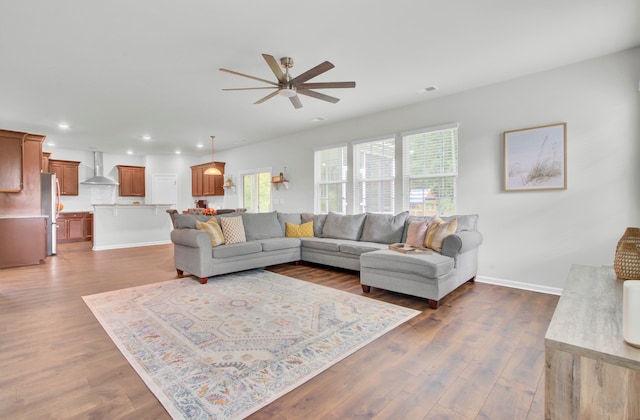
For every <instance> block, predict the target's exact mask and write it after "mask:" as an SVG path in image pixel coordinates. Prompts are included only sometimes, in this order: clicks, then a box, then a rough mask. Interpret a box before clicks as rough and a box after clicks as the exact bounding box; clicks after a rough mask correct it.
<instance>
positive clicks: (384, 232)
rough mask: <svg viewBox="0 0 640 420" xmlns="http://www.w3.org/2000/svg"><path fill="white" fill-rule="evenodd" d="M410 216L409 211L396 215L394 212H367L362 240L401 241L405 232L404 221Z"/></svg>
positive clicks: (384, 242)
mask: <svg viewBox="0 0 640 420" xmlns="http://www.w3.org/2000/svg"><path fill="white" fill-rule="evenodd" d="M408 216H409V212H408V211H405V212H402V213H399V214H397V215H395V216H394V215H392V214H379V213H367V217H366V218H365V220H364V227H363V229H362V236H360V240H361V241H366V242H378V243H381V244H393V243H396V242H400V241H401V240H402V233H403V232H404V222H405V220H407V217H408Z"/></svg>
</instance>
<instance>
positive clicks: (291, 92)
mask: <svg viewBox="0 0 640 420" xmlns="http://www.w3.org/2000/svg"><path fill="white" fill-rule="evenodd" d="M278 95H280V96H284V97H285V98H291V97H293V96H296V90H295V89H294V88H293V87H290V88H282V89H280V91H279V92H278Z"/></svg>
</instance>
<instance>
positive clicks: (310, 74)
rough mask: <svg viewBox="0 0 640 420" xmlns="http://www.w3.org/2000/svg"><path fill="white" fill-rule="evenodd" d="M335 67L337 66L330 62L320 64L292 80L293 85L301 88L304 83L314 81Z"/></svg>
mask: <svg viewBox="0 0 640 420" xmlns="http://www.w3.org/2000/svg"><path fill="white" fill-rule="evenodd" d="M334 67H335V66H334V65H333V64H331V63H330V62H328V61H325V62H324V63H320V64H318V65H317V66H315V67H314V68H312V69H309V70H307V71H305V72H304V73H302V74H300V75H298V76H297V77H294V78H293V79H292V80H291V83H292V84H293V85H294V86H299V85H301V84H303V83H304V82H306V81H307V80H309V79H313V78H314V77H316V76H318V75H320V74H322V73H324V72H325V71H328V70H331V69H332V68H334Z"/></svg>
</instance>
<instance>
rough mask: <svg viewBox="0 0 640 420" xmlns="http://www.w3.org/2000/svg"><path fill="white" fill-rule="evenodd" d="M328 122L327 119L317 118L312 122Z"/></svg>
mask: <svg viewBox="0 0 640 420" xmlns="http://www.w3.org/2000/svg"><path fill="white" fill-rule="evenodd" d="M326 120H327V119H326V118H325V117H315V118H314V119H312V120H311V122H321V121H326Z"/></svg>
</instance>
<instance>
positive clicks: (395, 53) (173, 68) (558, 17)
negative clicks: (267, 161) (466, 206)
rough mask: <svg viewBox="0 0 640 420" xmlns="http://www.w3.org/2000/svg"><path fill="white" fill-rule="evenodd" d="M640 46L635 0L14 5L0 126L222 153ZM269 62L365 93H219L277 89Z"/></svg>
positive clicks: (73, 144) (1, 82)
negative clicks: (333, 99) (313, 71)
mask: <svg viewBox="0 0 640 420" xmlns="http://www.w3.org/2000/svg"><path fill="white" fill-rule="evenodd" d="M638 45H640V1H638V0H540V1H515V0H476V1H465V0H453V1H452V0H395V1H393V2H391V1H377V2H375V3H374V2H371V1H365V0H349V1H339V0H324V1H315V2H310V1H301V0H271V1H268V2H267V1H247V0H240V1H238V0H236V1H217V0H185V1H178V0H134V1H131V0H109V1H90V0H57V1H51V0H5V1H2V2H1V3H0V128H4V129H9V130H16V131H27V132H31V133H38V134H45V135H47V140H48V141H50V142H53V143H55V144H56V146H55V147H59V148H71V149H82V150H89V149H92V148H95V149H98V150H103V151H108V152H112V153H125V152H126V151H127V150H132V151H133V152H134V153H135V154H147V153H174V152H175V150H176V149H179V150H181V151H182V152H183V153H203V151H199V150H198V149H197V148H196V145H197V144H198V143H201V144H203V145H204V150H205V151H206V152H207V153H208V152H209V151H210V137H209V136H211V135H215V136H216V146H215V147H216V150H224V149H228V148H232V147H237V146H238V145H241V144H246V143H248V142H256V141H262V140H268V139H270V138H274V137H278V136H282V135H285V134H290V133H294V132H297V131H301V130H306V129H309V128H314V127H317V126H318V124H330V123H333V122H337V121H341V120H345V119H350V118H354V117H358V116H361V115H364V114H368V113H372V112H377V111H381V110H385V109H390V108H396V107H400V106H403V105H409V104H412V103H415V102H419V101H426V100H430V99H432V98H436V97H439V96H443V95H450V94H453V93H455V92H459V91H462V90H467V89H472V88H475V87H479V86H483V85H488V84H492V83H496V82H500V81H503V80H508V79H513V78H516V77H520V76H523V75H527V74H531V73H536V72H539V71H543V70H547V69H552V68H556V67H560V66H563V65H566V64H570V63H574V62H578V61H582V60H585V59H589V58H593V57H598V56H602V55H606V54H609V53H613V52H617V51H621V50H625V49H628V48H632V47H635V46H638ZM261 53H268V54H271V55H273V56H274V57H276V59H279V58H280V57H282V56H290V57H293V58H294V60H295V67H294V68H293V69H292V71H291V72H292V74H293V75H294V76H295V75H297V74H300V73H302V72H304V71H306V70H308V69H309V68H311V67H314V66H315V65H317V64H319V63H320V62H322V61H324V60H328V61H331V62H332V63H333V64H335V66H336V67H335V68H334V69H332V70H330V71H328V72H326V73H324V74H322V75H321V76H319V77H317V78H315V79H313V80H312V81H314V82H315V81H318V82H320V81H351V80H354V81H356V83H357V86H356V88H355V89H328V90H323V91H322V92H323V93H326V94H329V95H332V96H337V97H339V98H341V101H340V102H338V103H337V104H331V103H328V102H323V101H319V100H317V99H313V98H309V97H306V96H301V97H300V99H301V101H302V103H303V105H304V107H303V108H302V109H299V110H295V109H294V108H293V106H292V105H291V104H290V102H289V100H288V99H286V98H283V97H279V96H276V97H274V98H272V99H270V100H268V101H267V102H265V103H263V104H261V105H253V102H255V101H256V100H258V99H259V98H261V97H262V96H264V95H265V94H267V93H268V91H241V92H224V91H222V90H221V89H222V88H229V87H255V86H264V85H262V84H261V83H259V82H255V81H252V80H250V79H246V78H242V77H238V76H234V75H230V74H226V73H222V72H220V71H218V68H220V67H224V68H228V69H233V70H236V71H239V72H241V73H246V74H250V75H254V76H257V77H261V78H265V79H269V80H275V77H274V76H273V74H272V73H271V71H270V70H269V68H268V67H267V65H266V63H265V62H264V60H263V59H262V57H261V55H260V54H261ZM639 76H640V75H639ZM428 86H437V87H438V90H436V91H435V92H432V93H424V94H422V95H419V94H418V93H417V91H418V90H419V89H421V88H425V87H428ZM585 88H587V87H585ZM316 117H323V118H326V120H325V121H323V122H312V121H311V120H312V119H314V118H316ZM62 121H64V122H67V123H68V124H69V125H70V128H69V129H67V130H61V129H59V128H58V123H59V122H62ZM145 134H149V135H151V136H152V139H151V140H150V141H144V140H143V139H142V136H143V135H145ZM45 150H50V151H51V150H54V148H53V147H52V146H47V145H45Z"/></svg>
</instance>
